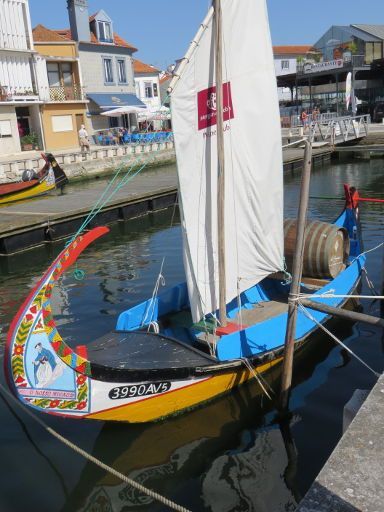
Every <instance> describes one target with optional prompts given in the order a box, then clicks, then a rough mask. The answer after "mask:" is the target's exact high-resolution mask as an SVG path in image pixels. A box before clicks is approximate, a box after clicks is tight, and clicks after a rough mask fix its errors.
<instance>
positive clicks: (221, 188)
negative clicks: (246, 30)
mask: <svg viewBox="0 0 384 512" xmlns="http://www.w3.org/2000/svg"><path fill="white" fill-rule="evenodd" d="M214 20H215V43H216V45H215V49H216V52H215V74H216V77H215V78H216V125H217V244H218V260H219V320H220V324H221V326H222V327H225V326H226V325H227V313H226V275H225V233H224V223H225V208H224V204H225V174H224V131H223V77H222V53H223V51H222V17H221V0H214Z"/></svg>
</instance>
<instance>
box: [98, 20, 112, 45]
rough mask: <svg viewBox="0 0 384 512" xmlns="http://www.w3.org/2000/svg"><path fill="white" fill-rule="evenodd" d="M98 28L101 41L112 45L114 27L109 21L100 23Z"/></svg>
mask: <svg viewBox="0 0 384 512" xmlns="http://www.w3.org/2000/svg"><path fill="white" fill-rule="evenodd" d="M97 26H98V29H99V41H103V42H106V43H112V42H113V40H112V27H111V24H110V23H108V22H107V21H98V22H97Z"/></svg>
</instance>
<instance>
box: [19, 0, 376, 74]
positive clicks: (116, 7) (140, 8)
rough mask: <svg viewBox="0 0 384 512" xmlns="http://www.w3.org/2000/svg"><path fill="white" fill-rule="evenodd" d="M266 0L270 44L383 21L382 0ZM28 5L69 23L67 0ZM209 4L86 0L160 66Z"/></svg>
mask: <svg viewBox="0 0 384 512" xmlns="http://www.w3.org/2000/svg"><path fill="white" fill-rule="evenodd" d="M233 1H237V2H239V3H240V2H241V0H233ZM255 1H257V0H255ZM267 3H268V8H269V19H270V25H271V32H272V42H273V44H275V45H280V44H313V43H315V42H316V41H317V40H318V39H319V38H320V37H321V36H322V35H323V33H324V32H325V31H326V30H327V29H328V28H329V27H330V26H331V25H349V24H351V23H371V24H384V5H383V4H384V0H364V1H362V2H361V1H357V0H321V1H320V2H316V3H315V2H310V1H308V0H289V1H287V0H267ZM29 5H30V11H31V18H32V26H35V25H37V24H38V23H41V24H43V25H45V26H46V27H48V28H65V27H68V26H69V22H68V13H67V8H66V5H67V2H66V0H29ZM208 5H210V0H145V2H144V1H143V0H109V1H107V0H89V13H90V14H93V13H94V12H96V11H98V10H99V9H104V10H105V11H106V12H107V14H108V15H109V16H110V17H111V18H112V20H113V23H114V30H115V31H116V32H117V33H118V34H119V35H120V36H122V37H123V38H125V39H126V40H127V41H128V42H130V43H132V44H133V45H134V46H136V48H138V49H139V51H138V52H137V53H136V54H135V56H136V57H137V58H138V59H141V60H143V61H144V62H146V63H148V64H153V65H155V66H156V67H158V68H160V69H165V67H166V66H167V64H170V63H172V62H173V61H174V60H175V59H176V58H179V57H182V56H183V54H184V52H185V50H186V48H187V46H188V43H189V42H190V41H191V39H192V38H193V36H194V34H195V32H196V30H197V28H198V26H199V24H200V22H201V21H202V19H203V17H204V15H205V13H206V11H207V8H208ZM53 6H54V7H53Z"/></svg>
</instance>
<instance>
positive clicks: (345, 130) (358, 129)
mask: <svg viewBox="0 0 384 512" xmlns="http://www.w3.org/2000/svg"><path fill="white" fill-rule="evenodd" d="M370 122H371V118H370V115H369V114H366V115H363V116H345V117H337V118H334V119H331V120H329V121H328V122H321V121H317V120H316V121H312V122H310V123H308V124H307V125H306V126H304V128H302V130H303V132H304V135H306V136H307V137H308V139H309V140H310V141H311V142H315V141H316V142H329V143H330V144H332V145H335V144H341V143H343V142H348V141H351V140H354V139H359V138H361V137H366V136H367V135H368V132H369V124H370ZM306 130H307V131H308V133H307V134H306V133H305V132H306Z"/></svg>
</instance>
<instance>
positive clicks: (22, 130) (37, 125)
mask: <svg viewBox="0 0 384 512" xmlns="http://www.w3.org/2000/svg"><path fill="white" fill-rule="evenodd" d="M41 64H44V63H42V62H40V58H39V56H37V54H36V52H35V51H34V47H33V39H32V29H31V20H30V14H29V5H28V0H0V154H7V153H16V152H19V151H20V149H21V143H20V139H21V141H22V142H23V140H22V137H23V136H25V135H30V134H36V137H37V138H38V139H39V144H40V145H41V144H42V132H41V121H40V110H39V104H40V103H41V101H40V99H39V96H38V89H39V84H38V79H39V74H40V73H41Z"/></svg>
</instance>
